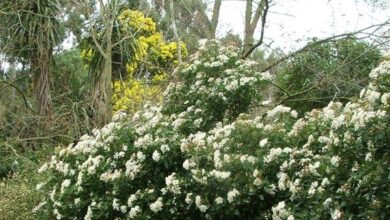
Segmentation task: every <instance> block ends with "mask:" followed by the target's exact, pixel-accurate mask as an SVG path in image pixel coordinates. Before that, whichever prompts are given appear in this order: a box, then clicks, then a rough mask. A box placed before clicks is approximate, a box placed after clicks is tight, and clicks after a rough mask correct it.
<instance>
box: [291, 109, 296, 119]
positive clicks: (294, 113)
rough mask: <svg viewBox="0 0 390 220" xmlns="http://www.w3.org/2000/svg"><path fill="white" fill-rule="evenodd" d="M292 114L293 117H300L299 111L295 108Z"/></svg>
mask: <svg viewBox="0 0 390 220" xmlns="http://www.w3.org/2000/svg"><path fill="white" fill-rule="evenodd" d="M290 114H291V117H293V118H297V117H298V112H297V111H295V110H292V111H291V113H290Z"/></svg>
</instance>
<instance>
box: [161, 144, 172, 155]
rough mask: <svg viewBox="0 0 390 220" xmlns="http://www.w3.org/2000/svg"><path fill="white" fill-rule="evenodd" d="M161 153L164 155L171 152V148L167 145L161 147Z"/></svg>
mask: <svg viewBox="0 0 390 220" xmlns="http://www.w3.org/2000/svg"><path fill="white" fill-rule="evenodd" d="M160 150H161V152H162V153H163V154H164V153H166V152H168V151H169V150H170V148H169V146H168V145H167V144H163V145H161V147H160Z"/></svg>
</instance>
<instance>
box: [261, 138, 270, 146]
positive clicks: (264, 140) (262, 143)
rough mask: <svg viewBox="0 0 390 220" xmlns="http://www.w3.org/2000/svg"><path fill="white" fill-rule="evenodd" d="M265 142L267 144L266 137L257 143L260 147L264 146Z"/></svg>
mask: <svg viewBox="0 0 390 220" xmlns="http://www.w3.org/2000/svg"><path fill="white" fill-rule="evenodd" d="M267 144H268V139H267V138H266V139H263V140H261V141H260V143H259V145H260V147H264V146H265V145H267Z"/></svg>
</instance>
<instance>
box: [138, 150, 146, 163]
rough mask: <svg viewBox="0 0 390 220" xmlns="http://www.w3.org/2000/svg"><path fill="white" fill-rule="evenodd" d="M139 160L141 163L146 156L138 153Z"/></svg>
mask: <svg viewBox="0 0 390 220" xmlns="http://www.w3.org/2000/svg"><path fill="white" fill-rule="evenodd" d="M137 158H138V160H139V161H144V160H145V158H146V156H145V154H144V153H142V152H141V151H138V153H137Z"/></svg>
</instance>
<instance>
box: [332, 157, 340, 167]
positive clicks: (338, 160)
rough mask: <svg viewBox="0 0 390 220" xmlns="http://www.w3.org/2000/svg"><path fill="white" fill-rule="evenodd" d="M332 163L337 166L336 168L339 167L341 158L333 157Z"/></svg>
mask: <svg viewBox="0 0 390 220" xmlns="http://www.w3.org/2000/svg"><path fill="white" fill-rule="evenodd" d="M330 163H331V164H332V165H333V166H335V167H338V166H339V163H340V157H339V156H333V157H332V158H331V159H330Z"/></svg>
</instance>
